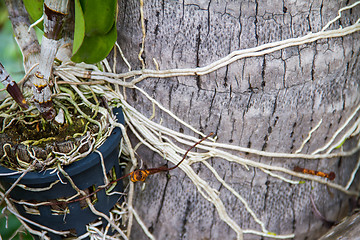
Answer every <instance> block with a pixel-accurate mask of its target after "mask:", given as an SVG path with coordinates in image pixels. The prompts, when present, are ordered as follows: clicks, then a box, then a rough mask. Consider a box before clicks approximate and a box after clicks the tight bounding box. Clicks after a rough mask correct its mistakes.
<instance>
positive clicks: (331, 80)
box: [117, 0, 360, 239]
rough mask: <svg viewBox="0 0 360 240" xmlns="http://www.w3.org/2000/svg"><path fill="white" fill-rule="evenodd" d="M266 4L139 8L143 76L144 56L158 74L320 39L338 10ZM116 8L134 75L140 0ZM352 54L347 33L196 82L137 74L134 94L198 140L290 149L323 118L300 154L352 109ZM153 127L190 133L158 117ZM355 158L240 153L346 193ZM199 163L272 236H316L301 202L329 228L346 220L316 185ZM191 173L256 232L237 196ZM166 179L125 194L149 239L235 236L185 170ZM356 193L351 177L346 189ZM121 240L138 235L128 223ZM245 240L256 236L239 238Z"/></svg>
mask: <svg viewBox="0 0 360 240" xmlns="http://www.w3.org/2000/svg"><path fill="white" fill-rule="evenodd" d="M270 2H271V3H270ZM270 2H269V1H254V2H248V1H240V0H239V1H154V0H146V1H144V7H143V9H144V17H145V30H146V38H145V42H144V44H145V45H144V52H143V53H142V58H143V60H144V63H145V66H146V68H147V69H156V63H155V61H154V60H153V59H155V60H156V62H157V63H158V66H159V68H160V69H161V70H164V69H175V68H180V69H183V68H196V67H203V66H206V65H208V64H211V63H213V62H215V61H217V60H219V59H221V58H223V57H226V56H227V55H228V54H230V53H231V52H233V51H235V50H239V49H248V48H253V47H257V46H261V45H263V44H266V43H272V42H276V41H282V40H286V39H289V38H297V37H301V36H304V35H306V34H308V33H309V32H313V33H315V32H319V31H320V30H321V29H322V27H324V26H325V24H326V23H328V22H329V21H330V20H331V19H333V18H335V17H336V16H337V14H338V13H337V11H338V10H339V9H340V8H341V7H343V6H344V3H343V2H339V1H329V2H327V3H326V4H323V3H322V1H314V2H311V3H310V2H308V1H296V3H295V2H294V3H292V4H290V3H287V2H284V1H270ZM350 4H351V3H349V4H348V5H350ZM119 7H120V11H119V17H118V33H119V36H118V42H119V44H120V46H121V48H122V50H123V52H124V55H125V57H126V58H127V60H128V61H129V62H130V64H131V65H132V67H133V69H141V68H142V64H141V62H140V61H139V59H138V53H139V51H140V48H141V43H142V36H143V35H142V32H141V21H140V3H139V0H130V1H129V0H120V1H119ZM359 9H360V7H359V6H357V7H355V8H354V9H353V10H348V11H345V12H343V17H342V18H341V20H340V21H336V22H335V23H334V24H333V25H332V26H331V27H330V29H335V28H339V25H343V27H345V26H349V25H351V24H354V23H355V21H356V20H357V19H358V18H359V16H360V11H359ZM359 49H360V42H359V32H356V33H353V34H350V35H347V36H344V37H337V38H327V39H320V40H317V41H314V42H312V43H307V44H301V45H298V46H292V47H287V48H283V49H280V50H278V51H274V52H271V53H267V54H262V55H260V56H257V57H247V58H242V59H239V60H238V61H235V62H233V63H231V64H229V65H226V66H224V67H222V68H219V69H218V70H216V71H213V72H210V73H209V74H205V75H201V76H200V75H197V76H180V77H169V78H147V79H145V80H143V81H142V82H140V83H139V84H138V86H139V87H141V88H143V89H144V90H145V91H146V92H147V93H148V94H150V95H151V96H152V97H153V98H155V99H156V100H157V101H159V102H160V103H161V104H162V105H163V106H164V107H166V108H167V109H169V110H170V111H171V112H173V113H174V114H175V115H177V116H179V117H180V118H181V119H182V120H184V121H185V122H187V123H190V124H191V125H192V126H194V127H195V128H196V129H199V130H201V131H203V132H204V133H205V134H207V133H209V132H211V131H213V132H215V133H216V135H217V137H218V140H217V142H220V143H224V144H231V145H235V146H242V147H249V148H253V149H257V150H262V151H268V152H279V153H282V152H284V153H294V152H295V151H296V150H297V149H298V148H299V147H300V146H301V144H302V143H303V142H304V140H305V139H306V138H307V136H308V133H309V131H310V130H311V129H313V128H315V127H316V125H318V123H319V121H320V120H321V119H322V122H321V124H320V126H319V128H318V129H317V130H316V131H314V132H313V134H312V136H311V139H310V140H309V142H307V143H306V144H305V146H304V148H303V150H302V153H308V154H310V153H313V152H314V151H315V150H316V149H318V148H320V147H322V146H324V145H325V144H326V143H327V142H329V141H330V139H331V137H332V136H333V135H334V133H335V132H336V131H337V130H338V129H339V127H340V126H342V125H343V124H344V123H345V122H346V121H347V119H348V118H349V116H350V115H351V114H352V113H353V112H354V111H355V109H356V108H357V106H358V105H359V102H360V94H359V83H360V82H359V76H360V71H359V69H360V66H359V65H360V63H359V55H360V53H359ZM117 62H118V69H120V70H121V71H123V72H125V71H128V67H127V66H126V65H125V63H124V62H123V61H122V59H121V57H119V58H118V61H117ZM126 93H127V100H128V102H129V103H131V104H132V105H133V106H134V107H135V108H136V109H138V110H139V111H140V112H142V113H143V114H145V115H146V116H148V117H150V116H151V115H152V103H151V102H150V101H148V100H147V99H145V97H144V96H143V95H142V94H141V93H139V92H138V91H137V90H134V89H128V90H127V92H126ZM153 121H155V122H157V123H159V122H161V123H162V125H164V126H166V127H169V128H171V129H173V130H176V131H181V132H184V133H186V134H194V133H193V132H192V131H190V130H189V129H187V128H186V127H184V126H182V125H181V124H179V123H178V122H176V121H174V120H173V119H172V118H171V117H170V116H169V115H167V114H165V113H164V112H162V111H160V110H159V109H157V110H156V115H155V118H154V119H153ZM352 123H353V121H352ZM346 129H348V127H347V128H346ZM340 135H341V134H340ZM355 144H356V139H354V138H353V139H350V140H348V141H346V143H345V144H344V145H343V146H342V148H343V150H344V151H345V150H349V149H351V148H353V147H354V146H355ZM138 154H139V156H140V157H141V159H142V160H143V162H144V163H145V164H146V165H147V167H157V166H161V165H163V164H164V163H165V161H164V160H163V159H162V158H161V157H159V156H158V155H156V154H153V153H152V152H151V151H150V150H148V149H146V148H145V147H144V146H142V147H141V148H140V149H139V150H138ZM357 155H358V154H355V155H353V156H350V157H339V158H326V159H315V160H314V159H313V160H311V159H302V158H295V159H284V158H269V157H259V156H257V155H255V154H243V157H245V158H248V159H251V160H253V161H256V162H260V163H266V164H270V165H272V166H282V167H286V168H288V169H291V170H292V169H293V168H294V166H301V167H305V168H308V169H314V170H319V171H324V172H331V171H334V172H335V173H336V178H335V180H334V182H335V183H337V184H341V185H346V182H347V181H348V178H349V176H350V174H351V172H352V170H353V169H354V167H355V166H356V164H357V159H358V156H357ZM208 162H209V163H210V164H211V165H212V166H213V167H214V168H215V170H216V171H217V172H218V174H219V175H220V176H221V178H222V179H224V181H225V182H226V183H228V184H229V185H230V186H231V187H232V188H233V189H235V191H236V192H238V193H239V194H240V195H241V196H242V197H243V198H244V199H245V200H246V201H247V202H248V204H249V207H250V208H251V209H252V210H253V211H254V212H255V214H256V215H257V216H258V218H259V219H260V220H261V221H262V222H263V223H264V225H265V227H266V229H267V230H269V231H270V232H274V233H276V234H292V233H295V238H296V239H306V238H308V239H309V238H310V239H315V238H317V237H319V236H320V235H321V234H323V233H324V232H326V231H327V230H328V228H327V226H326V224H324V223H323V222H322V221H321V220H320V219H319V218H317V217H316V215H315V214H314V213H313V211H312V206H311V203H310V196H312V198H313V199H314V201H315V204H316V206H317V207H318V210H319V211H320V212H321V213H322V214H323V215H324V217H325V218H326V219H328V220H331V221H338V220H340V219H341V218H342V217H344V216H345V215H347V214H348V209H349V206H348V205H349V204H348V202H349V201H348V199H349V198H350V197H351V196H349V195H347V194H345V193H343V192H341V191H338V190H336V189H332V188H330V189H329V188H328V187H327V186H325V185H323V184H319V183H316V182H312V181H306V182H305V183H304V184H299V185H292V184H289V183H286V182H284V181H282V180H280V179H279V178H275V177H272V176H270V175H268V174H266V173H264V172H263V171H262V170H261V169H259V168H253V167H250V168H249V169H248V170H247V169H246V168H245V167H244V166H242V165H240V164H237V163H230V162H228V161H225V160H221V159H217V158H213V159H211V160H209V161H208ZM192 168H193V169H194V170H195V172H196V173H197V174H198V175H199V176H200V177H201V178H202V179H203V180H205V181H206V182H208V183H209V184H210V186H211V187H213V188H215V189H217V190H218V191H219V197H220V199H221V200H222V202H223V204H224V206H225V208H226V211H227V214H228V215H229V216H230V217H231V218H232V219H233V220H234V221H235V222H236V224H238V225H239V226H240V227H241V228H242V229H253V230H257V231H261V227H260V226H259V224H257V223H256V222H255V220H254V218H253V217H252V216H251V214H249V212H248V211H247V210H246V209H245V208H244V205H243V204H242V203H241V202H240V201H239V199H238V198H237V197H236V196H234V194H232V193H231V192H229V190H228V189H226V188H225V187H224V186H223V185H222V184H221V183H220V182H219V181H217V180H216V178H215V177H214V175H213V174H212V173H211V172H210V171H209V169H208V168H206V167H204V164H203V163H194V164H193V165H192ZM170 175H171V178H167V177H166V175H165V174H157V175H154V176H152V177H149V178H148V179H147V182H146V187H145V189H144V190H142V189H141V188H142V186H141V184H137V185H136V186H135V198H134V209H135V210H136V211H137V212H138V214H139V215H140V217H141V219H142V220H143V222H144V224H145V225H146V227H147V228H148V229H149V231H150V232H151V233H152V234H153V235H154V236H155V237H156V238H157V239H221V238H224V237H225V238H226V239H235V238H236V237H237V235H236V233H235V231H233V230H232V228H231V227H230V226H229V225H228V224H226V223H225V222H224V221H223V220H222V219H221V218H220V217H219V214H218V212H217V210H216V208H215V207H214V205H212V204H211V203H209V202H208V201H207V200H206V199H205V198H204V197H203V196H202V194H201V193H200V192H199V191H198V189H197V188H196V187H195V186H194V185H193V184H192V182H191V180H190V179H189V178H188V177H187V176H186V175H185V174H184V172H182V171H180V170H179V169H176V170H174V171H172V172H170ZM284 176H285V175H284ZM286 177H287V178H292V179H293V180H299V178H296V177H291V176H288V175H286ZM358 185H359V174H358V175H357V176H356V178H355V180H354V184H353V186H358ZM131 236H132V237H131V239H147V238H146V236H145V234H144V233H143V231H142V230H141V228H140V227H139V225H137V224H135V225H134V227H133V230H132V234H131ZM244 238H245V239H260V238H262V237H261V236H258V235H253V234H245V235H244Z"/></svg>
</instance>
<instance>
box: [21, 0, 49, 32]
mask: <svg viewBox="0 0 360 240" xmlns="http://www.w3.org/2000/svg"><path fill="white" fill-rule="evenodd" d="M23 2H24V5H25V8H26V11H27V12H28V14H29V16H30V20H31V21H32V22H35V21H37V20H38V19H40V18H41V16H42V15H43V6H44V0H23ZM37 27H39V28H40V29H41V30H43V24H42V22H40V23H39V24H38V25H37Z"/></svg>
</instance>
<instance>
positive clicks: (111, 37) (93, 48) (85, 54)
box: [71, 22, 117, 63]
mask: <svg viewBox="0 0 360 240" xmlns="http://www.w3.org/2000/svg"><path fill="white" fill-rule="evenodd" d="M116 37H117V33H116V24H115V22H114V23H113V26H112V28H111V30H110V31H109V32H108V33H107V34H106V35H95V36H91V37H88V36H85V37H84V41H83V43H82V44H81V46H80V48H79V49H78V51H77V52H76V53H75V54H74V55H73V56H72V58H71V60H72V61H73V62H85V63H96V62H99V61H101V60H103V59H104V58H105V57H106V56H107V55H108V54H109V53H110V51H111V49H112V47H113V46H114V43H115V41H116Z"/></svg>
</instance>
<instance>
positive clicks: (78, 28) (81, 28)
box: [73, 0, 85, 54]
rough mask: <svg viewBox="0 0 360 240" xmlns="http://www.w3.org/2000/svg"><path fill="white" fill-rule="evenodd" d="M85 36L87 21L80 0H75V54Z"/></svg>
mask: <svg viewBox="0 0 360 240" xmlns="http://www.w3.org/2000/svg"><path fill="white" fill-rule="evenodd" d="M84 37H85V21H84V14H83V11H82V8H81V4H80V1H79V0H75V29H74V42H73V54H75V53H76V52H77V51H78V50H79V48H80V46H81V44H82V43H83V41H84Z"/></svg>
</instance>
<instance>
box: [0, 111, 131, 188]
mask: <svg viewBox="0 0 360 240" xmlns="http://www.w3.org/2000/svg"><path fill="white" fill-rule="evenodd" d="M113 112H114V114H115V116H116V118H117V120H118V122H120V123H122V124H124V116H123V113H122V109H121V108H114V109H113ZM118 134H120V137H119V136H118ZM121 135H122V133H121V130H120V128H118V127H115V128H114V129H113V131H112V132H111V134H110V136H109V137H108V138H107V139H106V140H105V142H104V143H103V144H102V145H101V146H100V147H99V148H97V150H98V151H99V152H101V154H102V156H103V158H104V159H106V158H107V156H108V155H109V154H110V153H111V148H113V147H114V146H118V143H119V142H120V140H121ZM98 156H99V153H97V152H94V151H93V152H91V153H90V154H89V155H87V156H86V157H84V158H82V159H80V160H78V161H76V162H73V163H71V164H70V165H66V166H64V170H65V172H66V173H68V174H69V176H74V175H77V174H79V173H81V172H84V171H86V170H87V169H89V168H92V167H93V166H94V165H95V164H97V163H98V159H99V157H98ZM53 170H54V169H48V170H44V171H42V172H28V173H26V174H25V175H24V177H23V178H22V179H21V182H22V183H25V182H26V183H27V184H39V183H51V182H54V181H56V180H59V177H58V176H57V174H56V173H51V172H53ZM12 173H13V174H12ZM2 174H12V175H6V176H4V175H3V176H1V175H2ZM21 174H22V172H17V171H14V170H11V169H8V168H6V167H3V166H1V165H0V179H1V180H3V181H7V182H14V181H16V180H17V179H18V178H19V175H21ZM89 177H91V176H89Z"/></svg>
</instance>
